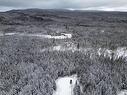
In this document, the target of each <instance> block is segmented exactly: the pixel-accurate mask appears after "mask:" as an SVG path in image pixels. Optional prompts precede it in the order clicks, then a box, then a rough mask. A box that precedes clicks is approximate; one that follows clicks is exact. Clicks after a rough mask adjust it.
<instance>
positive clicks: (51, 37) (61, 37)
mask: <svg viewBox="0 0 127 95" xmlns="http://www.w3.org/2000/svg"><path fill="white" fill-rule="evenodd" d="M13 35H17V36H30V37H41V38H48V39H67V38H72V34H66V33H61V35H55V36H53V35H44V34H25V33H5V34H3V33H0V36H13Z"/></svg>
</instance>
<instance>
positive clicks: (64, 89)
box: [53, 75, 77, 95]
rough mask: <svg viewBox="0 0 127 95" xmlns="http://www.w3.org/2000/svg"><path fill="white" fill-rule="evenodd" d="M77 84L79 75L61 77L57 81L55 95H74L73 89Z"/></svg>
mask: <svg viewBox="0 0 127 95" xmlns="http://www.w3.org/2000/svg"><path fill="white" fill-rule="evenodd" d="M76 82H77V75H72V76H65V77H60V78H58V79H57V80H56V87H57V89H56V91H54V93H53V95H74V92H73V89H74V87H75V85H76Z"/></svg>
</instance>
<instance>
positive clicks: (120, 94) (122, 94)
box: [117, 90, 127, 95]
mask: <svg viewBox="0 0 127 95" xmlns="http://www.w3.org/2000/svg"><path fill="white" fill-rule="evenodd" d="M117 95H127V90H123V91H120V92H119V93H118V94H117Z"/></svg>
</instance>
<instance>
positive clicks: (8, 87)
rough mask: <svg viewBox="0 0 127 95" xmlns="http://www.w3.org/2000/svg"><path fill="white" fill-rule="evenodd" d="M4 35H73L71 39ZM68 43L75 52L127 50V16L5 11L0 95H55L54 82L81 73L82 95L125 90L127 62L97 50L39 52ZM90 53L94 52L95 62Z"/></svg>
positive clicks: (0, 20) (0, 19)
mask: <svg viewBox="0 0 127 95" xmlns="http://www.w3.org/2000/svg"><path fill="white" fill-rule="evenodd" d="M6 33H26V34H29V33H32V34H37V33H41V34H48V35H59V34H60V33H70V34H72V38H71V39H47V38H39V37H30V36H19V35H10V36H9V35H6ZM68 42H69V43H73V44H75V45H76V46H77V48H93V49H97V48H108V49H110V50H115V49H117V48H118V47H127V13H124V12H102V11H96V12H95V11H67V10H40V9H28V10H12V11H7V12H1V13H0V95H52V94H53V90H56V85H55V80H56V79H57V78H58V77H60V76H66V75H72V74H77V75H78V80H79V82H80V84H81V85H82V88H83V89H82V90H83V93H80V94H81V95H117V92H119V91H121V90H126V89H127V62H126V59H122V58H119V59H116V60H114V59H113V58H111V59H110V58H108V57H104V56H103V55H102V56H98V55H97V54H96V53H94V51H90V52H88V53H84V52H80V51H74V52H73V51H71V50H70V51H69V50H68V51H51V50H49V51H48V50H46V51H43V52H40V50H42V49H45V48H49V47H53V46H57V45H60V44H66V43H68ZM91 53H94V55H93V56H92V58H91ZM75 91H77V90H75ZM79 92H81V91H79Z"/></svg>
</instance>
